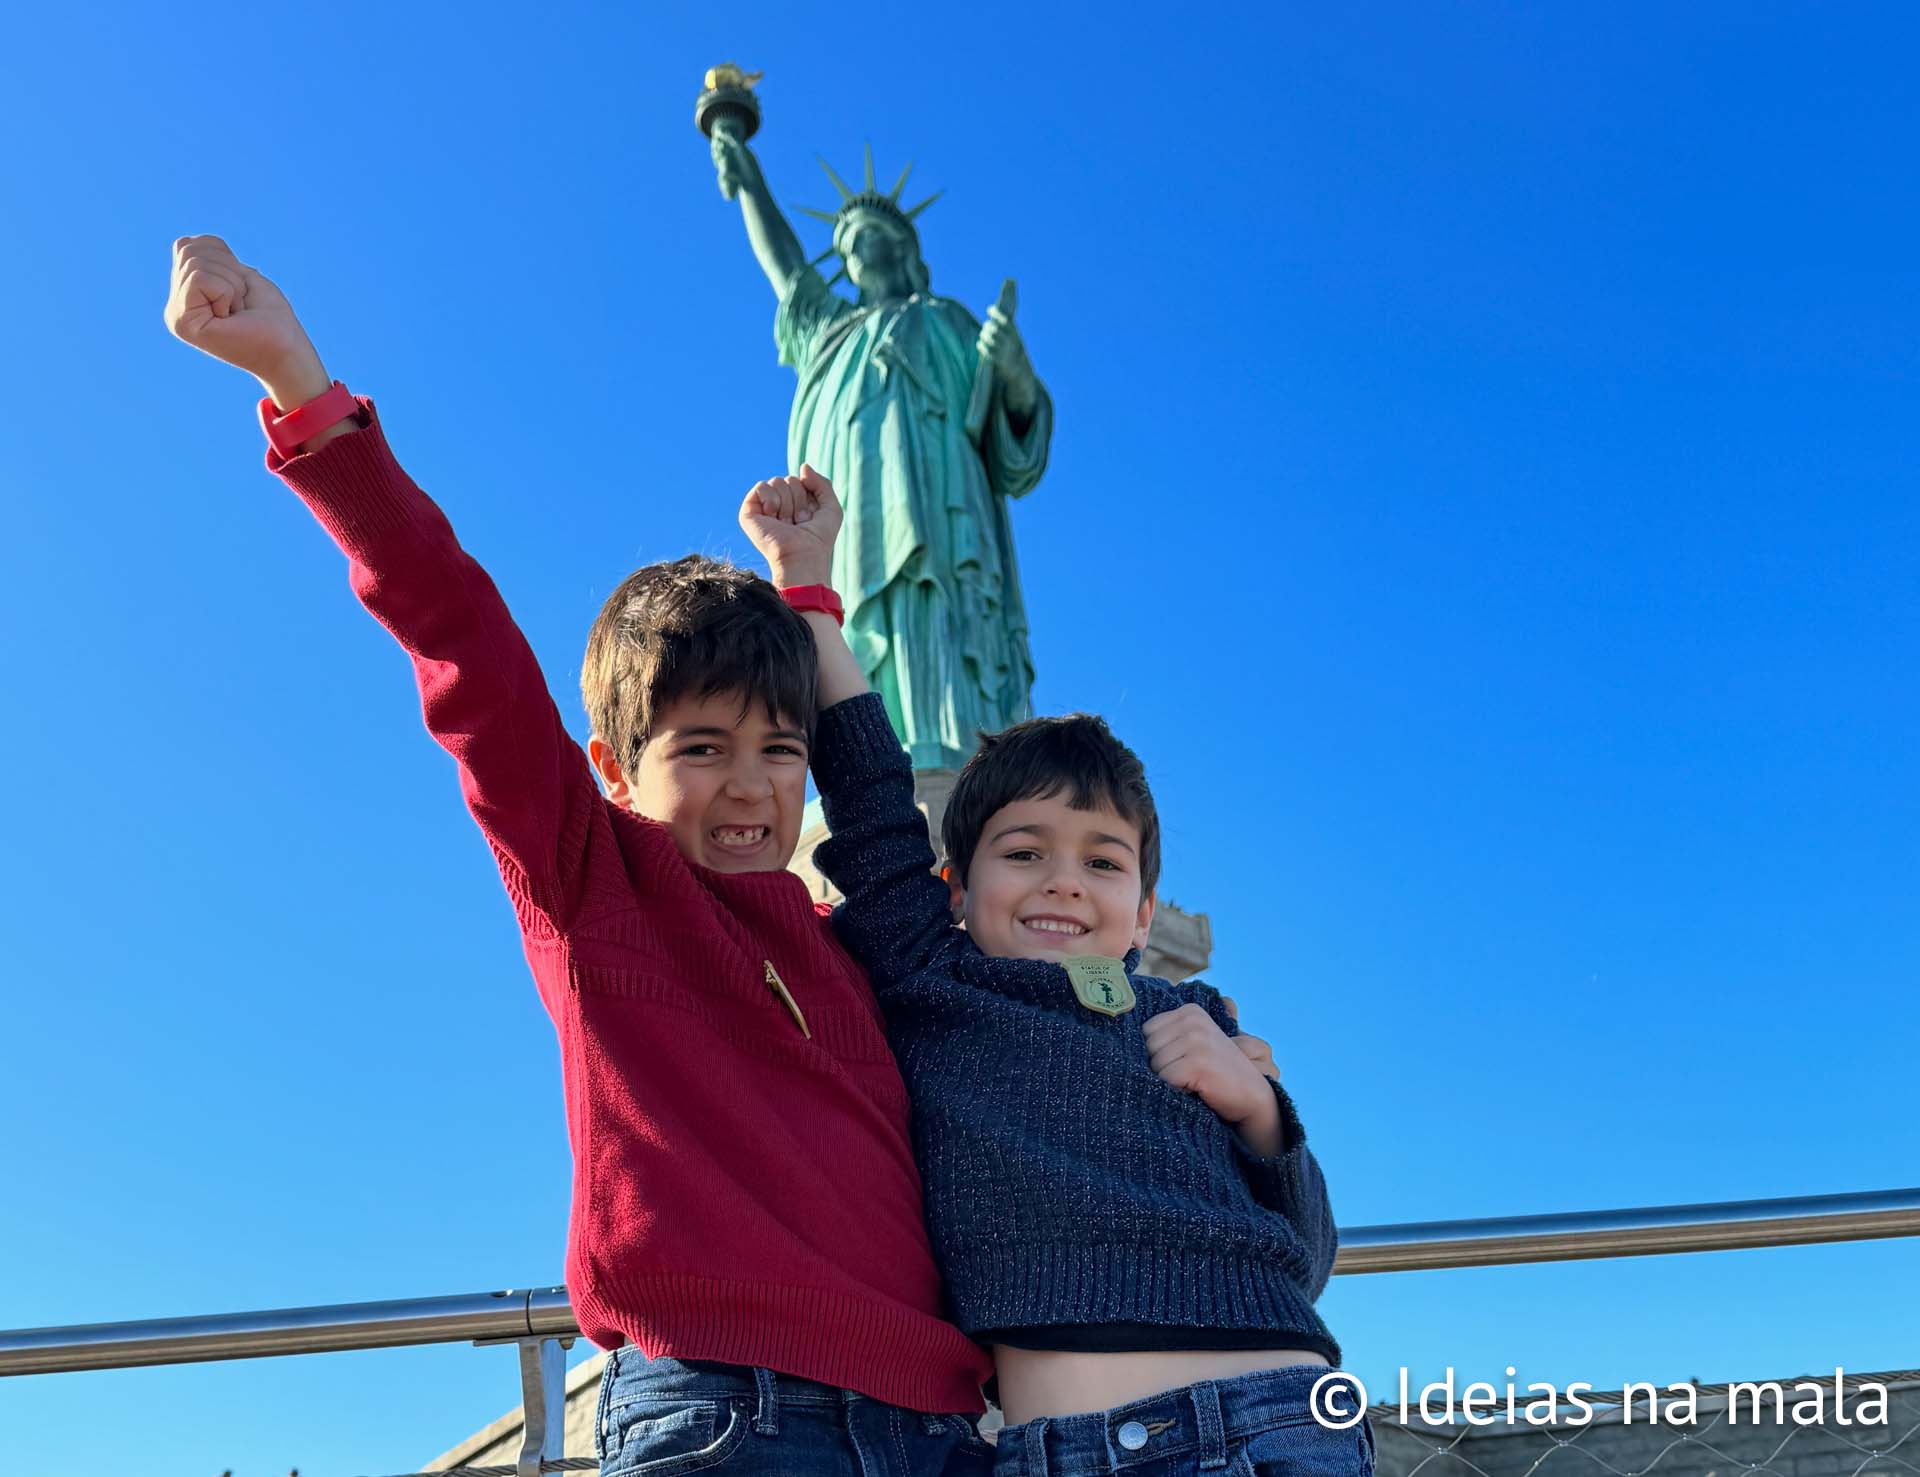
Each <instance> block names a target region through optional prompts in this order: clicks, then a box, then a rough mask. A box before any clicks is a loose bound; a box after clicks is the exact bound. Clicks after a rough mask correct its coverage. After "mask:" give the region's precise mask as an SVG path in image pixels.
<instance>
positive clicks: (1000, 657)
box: [700, 69, 1053, 769]
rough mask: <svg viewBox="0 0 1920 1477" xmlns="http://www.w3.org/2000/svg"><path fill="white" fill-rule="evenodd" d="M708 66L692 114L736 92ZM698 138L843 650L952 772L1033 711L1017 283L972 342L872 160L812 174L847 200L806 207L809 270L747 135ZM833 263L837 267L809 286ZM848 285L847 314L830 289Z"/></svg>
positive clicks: (1043, 441)
mask: <svg viewBox="0 0 1920 1477" xmlns="http://www.w3.org/2000/svg"><path fill="white" fill-rule="evenodd" d="M719 71H720V69H716V73H715V74H709V79H710V80H709V83H708V89H707V92H705V93H703V94H702V102H703V105H705V107H703V111H702V112H701V114H700V116H701V117H703V118H705V117H707V116H708V112H707V111H706V108H710V106H711V104H710V103H708V99H709V98H710V96H711V94H712V93H714V92H715V91H716V87H715V82H716V81H718V82H720V83H722V84H723V85H725V86H730V87H736V88H737V87H740V86H742V85H745V86H747V87H749V88H750V83H746V84H743V83H741V82H740V81H739V80H737V79H738V78H739V77H740V75H741V74H739V73H738V72H737V69H735V70H734V71H732V72H730V73H728V74H726V75H724V76H718V77H717V76H716V74H717V73H719ZM754 117H755V119H756V120H757V118H758V104H757V100H755V102H754ZM709 137H710V139H711V146H712V154H713V159H714V164H715V167H716V169H717V171H718V175H719V182H720V189H721V193H722V194H723V195H724V196H726V197H727V198H729V199H734V198H737V199H738V200H739V202H740V209H741V215H742V218H743V220H744V222H745V225H746V230H747V239H748V241H749V243H750V244H751V246H752V248H753V252H754V256H755V258H756V259H757V260H758V261H759V263H760V266H761V268H762V270H763V271H764V272H765V273H766V276H767V280H768V281H769V282H770V283H771V284H772V286H773V289H774V293H775V295H776V297H777V298H778V301H779V306H778V308H777V309H776V310H775V314H774V340H775V342H776V344H777V345H778V348H779V354H780V361H781V362H782V363H783V364H787V365H789V366H791V367H792V369H793V371H794V374H795V376H796V379H797V386H796V389H795V393H794V400H793V410H792V415H791V418H790V420H789V423H788V433H787V456H788V461H789V463H790V470H795V471H797V470H798V469H799V467H800V465H801V463H802V462H807V463H810V464H812V465H813V466H815V467H817V468H819V469H820V470H821V471H823V472H825V473H826V474H827V476H828V477H830V478H832V479H833V485H834V486H835V488H837V489H838V490H839V493H840V497H841V499H842V501H843V502H844V503H845V504H846V509H847V520H846V526H845V529H844V530H843V532H842V534H841V536H840V543H839V547H838V548H837V549H836V551H835V554H834V584H835V587H836V588H837V589H838V590H839V591H840V595H841V598H842V599H843V600H844V601H845V602H846V606H847V621H846V628H847V638H848V641H849V643H850V644H851V645H852V647H853V650H854V654H855V655H856V656H858V657H859V659H860V663H861V665H862V666H863V667H864V668H865V669H866V671H867V675H868V677H869V679H870V680H871V681H872V682H873V685H874V687H875V688H876V689H877V690H878V691H879V692H880V694H881V695H882V697H883V698H884V699H885V700H886V705H887V712H888V715H889V716H890V717H891V718H892V719H893V723H894V727H895V729H896V731H897V732H898V733H899V734H900V736H901V738H902V739H903V740H904V741H905V743H906V746H907V749H908V751H909V752H910V753H911V754H912V756H913V762H914V765H915V766H916V767H917V768H921V769H935V768H951V767H955V766H958V765H959V764H961V763H962V762H963V761H964V760H965V759H966V757H967V756H968V755H969V754H971V753H972V752H973V749H974V747H975V735H976V734H977V732H978V731H980V730H982V729H985V730H987V731H988V732H992V731H994V730H997V729H1000V728H1004V727H1006V726H1007V724H1009V723H1013V722H1016V721H1018V720H1019V719H1021V718H1025V717H1027V716H1028V715H1029V713H1030V711H1031V708H1030V700H1031V693H1032V687H1033V663H1032V659H1031V657H1030V656H1029V654H1028V646H1027V616H1026V607H1025V604H1024V603H1023V601H1022V599H1021V594H1020V576H1019V569H1018V566H1017V565H1016V563H1015V560H1014V550H1013V532H1012V528H1011V526H1010V524H1009V520H1008V516H1007V503H1008V500H1009V499H1010V498H1016V497H1020V496H1022V495H1024V494H1026V493H1028V492H1031V491H1032V490H1033V488H1034V487H1035V485H1036V484H1037V483H1038V482H1039V481H1040V476H1041V474H1042V472H1044V471H1045V470H1046V465H1047V446H1048V442H1049V440H1050V438H1051V436H1052V432H1053V406H1052V402H1051V401H1050V399H1049V398H1048V396H1047V392H1046V389H1045V387H1044V386H1042V385H1041V383H1040V381H1039V379H1038V377H1037V376H1035V374H1034V372H1033V367H1032V365H1031V364H1030V363H1029V361H1028V359H1027V355H1026V350H1025V347H1024V345H1023V344H1022V343H1021V340H1020V336H1019V333H1018V330H1017V329H1015V327H1014V324H1013V311H1014V291H1013V283H1012V282H1011V281H1009V282H1008V283H1007V284H1006V286H1005V287H1003V288H1002V290H1001V294H1000V300H999V302H998V303H997V304H996V305H995V306H994V308H993V309H992V310H990V311H989V313H988V323H987V325H986V326H985V327H984V328H983V326H982V324H981V322H980V320H979V319H977V318H975V317H974V316H973V314H972V313H970V312H969V311H968V310H967V309H966V308H965V307H964V306H963V305H961V304H960V303H958V302H955V301H954V300H953V299H951V298H943V297H940V296H938V295H936V294H935V293H934V292H933V291H932V290H931V286H930V281H929V276H928V272H927V268H926V264H925V262H924V260H923V259H922V257H921V255H920V241H919V234H918V231H917V230H916V228H915V224H914V220H915V217H917V216H918V215H919V214H920V212H921V211H923V210H925V209H926V208H927V206H929V205H931V204H932V203H933V199H932V197H930V198H928V199H926V200H923V201H921V202H920V203H919V204H917V205H914V206H911V207H907V206H903V205H902V204H901V203H900V196H901V191H902V189H903V188H904V187H905V185H906V181H907V174H908V171H909V170H910V169H911V168H912V166H911V165H909V166H908V168H907V169H906V170H902V171H901V173H900V176H899V178H898V180H896V181H895V183H894V184H893V187H892V188H891V189H885V190H883V189H881V188H880V187H879V186H878V185H877V184H876V183H875V180H874V171H873V153H872V150H871V149H869V150H868V151H867V156H866V161H865V163H866V169H865V178H864V181H863V184H862V186H861V188H859V189H857V190H856V189H854V188H852V187H850V186H849V185H847V184H846V183H845V182H844V181H842V180H841V178H840V177H839V175H837V174H836V173H834V171H833V170H832V168H831V167H829V166H826V164H825V161H824V160H823V161H822V166H823V167H824V168H826V170H827V175H828V177H829V178H830V179H831V180H832V181H833V184H834V187H835V188H836V189H837V190H838V191H839V194H840V197H841V198H840V204H839V205H838V207H837V208H835V209H833V210H831V211H824V210H807V211H806V213H807V214H809V215H812V216H814V217H816V218H817V219H820V220H822V221H825V222H827V223H829V224H831V226H832V227H833V240H832V245H831V247H830V248H829V249H828V250H827V251H826V252H824V253H822V254H821V255H819V256H817V257H815V258H814V259H812V260H811V261H809V260H808V259H807V256H806V253H805V252H804V251H803V250H802V249H801V247H800V243H799V238H798V237H797V236H796V235H795V234H794V231H793V228H792V226H791V225H790V224H789V223H788V221H787V218H786V217H785V215H784V214H782V212H781V211H780V209H779V207H778V206H777V205H775V203H774V201H773V197H772V193H771V192H770V191H769V189H768V188H767V184H766V179H765V177H764V176H763V175H762V173H761V171H760V165H759V161H758V160H757V159H756V158H755V157H754V154H753V151H752V150H751V149H749V148H748V147H747V143H746V134H745V130H743V129H736V128H733V127H719V128H713V129H711V130H710V132H709ZM803 209H804V207H803ZM835 256H837V257H838V258H839V259H840V267H839V269H838V270H837V271H836V272H835V273H834V274H833V275H832V277H831V278H828V277H823V276H822V275H821V273H820V270H819V268H820V267H821V266H822V265H823V264H824V263H825V262H826V261H827V259H828V258H830V257H835ZM842 278H845V279H847V280H849V281H850V282H851V283H852V285H853V288H854V290H855V293H856V294H857V296H856V297H855V298H854V299H853V300H851V301H850V300H849V299H848V298H846V297H845V296H842V295H840V294H839V293H836V292H835V291H834V290H833V288H834V286H835V284H837V283H838V282H840V281H841V279H842Z"/></svg>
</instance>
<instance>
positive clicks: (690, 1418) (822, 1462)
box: [593, 1344, 993, 1477]
mask: <svg viewBox="0 0 1920 1477" xmlns="http://www.w3.org/2000/svg"><path fill="white" fill-rule="evenodd" d="M593 1442H594V1454H595V1455H596V1456H598V1457H599V1458H600V1472H601V1477H680V1474H682V1473H686V1472H714V1473H717V1474H721V1477H736V1474H742V1473H767V1474H776V1473H777V1474H779V1477H988V1473H990V1472H991V1471H992V1469H993V1448H992V1447H991V1446H989V1445H988V1444H987V1443H986V1442H985V1441H983V1440H982V1439H981V1438H980V1434H979V1432H978V1431H977V1430H975V1428H974V1423H973V1417H971V1416H964V1415H923V1414H921V1413H920V1412H919V1411H917V1410H903V1409H901V1407H899V1406H897V1405H888V1404H886V1403H884V1402H883V1401H879V1400H873V1399H870V1398H868V1397H867V1396H865V1395H858V1394H855V1393H854V1392H853V1391H852V1390H836V1389H834V1388H833V1387H832V1386H831V1385H817V1384H815V1383H814V1382H813V1381H812V1380H803V1379H797V1378H795V1377H794V1376H792V1375H786V1374H775V1373H774V1372H773V1371H772V1370H770V1369H744V1368H741V1367H739V1366H737V1365H732V1364H694V1363H688V1362H683V1361H681V1360H678V1359H655V1360H652V1361H649V1360H648V1359H646V1358H645V1357H644V1356H643V1355H642V1354H641V1353H640V1351H639V1350H638V1349H636V1348H634V1347H633V1346H632V1345H631V1344H629V1345H626V1346H625V1347H623V1348H619V1349H615V1350H614V1351H613V1352H612V1353H611V1354H609V1355H607V1369H606V1373H605V1374H604V1375H602V1376H601V1378H600V1410H599V1414H598V1417H597V1419H596V1420H595V1423H594V1438H593Z"/></svg>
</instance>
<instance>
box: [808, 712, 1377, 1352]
mask: <svg viewBox="0 0 1920 1477" xmlns="http://www.w3.org/2000/svg"><path fill="white" fill-rule="evenodd" d="M813 770H814V778H815V782H816V783H817V784H818V785H819V788H820V799H821V802H822V805H823V807H824V809H825V811H826V817H827V824H828V826H829V827H830V828H831V830H832V832H833V835H832V838H831V839H830V840H828V841H826V842H823V843H822V844H821V846H820V848H819V850H818V851H817V852H816V854H815V860H816V862H817V864H818V866H819V867H820V869H821V871H822V872H823V873H825V874H826V876H827V877H829V878H830V879H831V880H832V881H833V883H834V884H835V886H837V887H839V888H840V890H841V891H842V892H844V893H845V894H846V898H847V900H846V902H845V903H843V904H842V905H841V906H840V907H839V908H838V909H837V910H836V911H835V913H834V919H833V921H834V926H835V927H836V928H837V929H838V931H839V934H840V937H841V939H842V940H843V941H844V942H845V944H846V945H847V948H848V949H849V950H850V951H851V952H852V954H853V955H854V957H855V958H856V959H858V960H859V961H860V962H861V964H863V965H864V966H865V967H866V969H867V971H868V973H869V974H870V975H871V976H872V978H873V986H874V989H875V991H876V992H877V993H878V995H879V998H880V1003H881V1006H882V1008H883V1009H884V1010H885V1012H886V1017H887V1027H888V1033H889V1036H890V1038H891V1040H892V1043H893V1048H894V1052H895V1054H896V1055H897V1056H898V1057H899V1060H900V1068H901V1071H902V1074H903V1075H904V1076H905V1078H906V1083H907V1088H908V1091H909V1092H910V1093H911V1094H912V1097H913V1134H914V1151H915V1155H916V1157H917V1158H918V1160H919V1162H920V1173H921V1178H922V1180H923V1181H924V1185H925V1190H926V1203H927V1221H928V1226H929V1229H930V1230H931V1232H932V1237H933V1249H934V1255H935V1256H936V1257H937V1258H938V1260H939V1262H940V1268H941V1272H942V1274H943V1275H944V1276H945V1278H946V1282H947V1291H948V1295H949V1296H950V1298H951V1299H952V1303H953V1313H954V1321H955V1322H956V1323H958V1325H959V1326H960V1328H961V1329H962V1330H963V1331H964V1332H966V1333H968V1334H971V1335H973V1336H975V1337H977V1338H983V1339H988V1340H991V1339H992V1338H993V1336H994V1335H995V1334H1001V1333H1005V1332H1007V1331H1009V1330H1019V1331H1020V1332H1021V1334H1022V1335H1025V1337H1022V1338H1014V1339H1008V1340H1003V1341H1007V1342H1028V1341H1031V1342H1032V1343H1033V1344H1034V1345H1035V1346H1036V1347H1045V1348H1061V1347H1082V1348H1105V1349H1121V1348H1131V1349H1181V1348H1217V1347H1222V1346H1233V1347H1258V1348H1305V1349H1315V1350H1318V1351H1319V1352H1320V1353H1323V1354H1325V1355H1326V1357H1327V1358H1328V1359H1330V1360H1332V1361H1333V1362H1334V1363H1336V1364H1337V1363H1338V1362H1339V1359H1340V1350H1339V1346H1338V1345H1337V1344H1336V1343H1335V1342H1334V1340H1333V1336H1332V1335H1331V1334H1330V1333H1329V1332H1328V1331H1327V1327H1326V1325H1325V1324H1324V1323H1322V1322H1321V1321H1320V1318H1319V1315H1318V1314H1316V1313H1315V1312H1314V1308H1313V1303H1314V1300H1315V1299H1316V1298H1317V1297H1318V1296H1319V1295H1320V1291H1321V1289H1322V1288H1324V1287H1325V1286H1326V1282H1327V1275H1328V1272H1329V1271H1330V1270H1331V1268H1332V1266H1333V1253H1334V1242H1335V1232H1334V1224H1333V1215H1332V1211H1331V1209H1330V1208H1329V1206H1328V1203H1327V1193H1326V1186H1325V1182H1324V1181H1323V1180H1322V1179H1321V1175H1320V1167H1319V1165H1318V1164H1316V1163H1315V1162H1314V1158H1313V1155H1312V1153H1311V1152H1310V1151H1309V1150H1308V1148H1307V1146H1306V1138H1305V1134H1304V1132H1303V1131H1302V1129H1301V1127H1300V1120H1299V1117H1298V1116H1297V1115H1296V1114H1295V1112H1294V1109H1293V1104H1292V1102H1291V1101H1290V1100H1289V1099H1288V1097H1287V1095H1286V1093H1285V1092H1284V1091H1282V1090H1280V1089H1279V1088H1276V1089H1275V1091H1276V1092H1277V1093H1278V1096H1279V1104H1280V1113H1281V1122H1282V1125H1283V1133H1284V1140H1283V1147H1282V1150H1281V1152H1280V1153H1279V1154H1277V1155H1275V1156H1274V1157H1272V1158H1264V1159H1263V1158H1258V1157H1256V1156H1254V1155H1253V1154H1252V1153H1251V1152H1249V1151H1248V1150H1247V1148H1246V1147H1245V1145H1244V1144H1243V1143H1242V1142H1241V1140H1240V1137H1239V1135H1238V1134H1236V1133H1235V1132H1234V1131H1233V1130H1232V1129H1231V1128H1229V1127H1228V1126H1227V1125H1226V1124H1225V1123H1224V1122H1222V1121H1221V1119H1220V1118H1219V1116H1218V1115H1217V1114H1215V1113H1214V1112H1213V1110H1212V1109H1211V1108H1209V1107H1207V1105H1206V1104H1205V1103H1203V1102H1201V1101H1200V1100H1199V1099H1198V1098H1196V1097H1193V1096H1191V1095H1189V1094H1187V1093H1184V1092H1181V1091H1180V1090H1179V1089H1177V1088H1175V1087H1172V1086H1170V1085H1169V1084H1167V1083H1166V1082H1164V1081H1162V1080H1161V1079H1160V1078H1159V1077H1158V1076H1157V1075H1155V1073H1154V1071H1153V1068H1152V1067H1151V1066H1149V1065H1148V1061H1147V1049H1146V1045H1145V1042H1144V1040H1143V1037H1142V1032H1141V1027H1142V1025H1143V1023H1144V1022H1145V1021H1146V1020H1147V1019H1149V1018H1150V1017H1152V1016H1154V1015H1158V1014H1159V1013H1161V1012H1162V1011H1167V1010H1173V1009H1175V1008H1177V1007H1179V1006H1181V1005H1185V1004H1189V1003H1198V1004H1199V1005H1201V1006H1203V1007H1204V1008H1205V1009H1206V1010H1207V1012H1208V1013H1209V1014H1210V1015H1212V1017H1213V1018H1214V1020H1216V1021H1217V1022H1219V1024H1220V1026H1221V1028H1222V1029H1223V1030H1225V1031H1227V1032H1228V1033H1229V1034H1232V1033H1233V1032H1234V1030H1235V1027H1234V1024H1233V1021H1232V1019H1231V1018H1230V1017H1229V1016H1228V1015H1227V1013H1226V1011H1225V1009H1224V1007H1223V1006H1222V1004H1221V1001H1220V997H1219V995H1218V994H1216V993H1215V992H1214V991H1213V990H1212V989H1210V988H1209V987H1208V986H1206V985H1203V984H1198V983H1192V982H1189V983H1184V984H1177V985H1176V984H1171V983H1169V982H1168V981H1166V980H1162V979H1154V978H1152V977H1150V976H1146V975H1136V974H1134V969H1135V967H1136V965H1137V964H1138V962H1139V961H1138V955H1137V954H1129V955H1128V957H1127V960H1126V968H1127V973H1128V975H1129V977H1130V978H1131V979H1132V982H1133V989H1134V994H1135V995H1136V997H1137V998H1138V1002H1139V1003H1138V1004H1137V1005H1136V1006H1135V1008H1134V1009H1133V1010H1131V1011H1129V1012H1128V1013H1127V1014H1125V1015H1122V1016H1117V1017H1115V1016H1106V1015H1101V1014H1097V1013H1095V1012H1093V1011H1090V1010H1088V1009H1086V1008H1085V1007H1083V1006H1082V1005H1081V1004H1080V1003H1079V1001H1078V1000H1077V999H1076V998H1075V996H1074V992H1073V987H1072V985H1071V984H1070V983H1069V982H1068V978H1067V972H1066V970H1064V969H1063V968H1061V967H1060V966H1059V965H1058V964H1054V963H1051V962H1049V961H1047V960H1042V959H996V958H989V957H987V956H986V955H985V954H983V953H981V952H980V949H979V948H978V946H977V945H975V944H974V942H973V941H972V940H971V939H970V938H969V937H968V936H967V934H966V932H965V930H963V929H960V928H957V927H955V926H954V923H953V916H952V912H951V908H950V904H949V900H948V896H947V887H946V884H945V883H943V882H942V881H940V879H939V878H938V877H936V876H934V874H933V871H932V868H933V864H934V858H933V853H932V850H931V848H930V847H929V845H928V842H927V823H926V818H925V817H924V816H923V815H921V813H920V811H919V809H918V808H917V807H916V806H915V805H914V800H913V771H912V769H911V767H910V765H909V764H908V761H907V756H906V753H905V752H904V751H903V750H902V749H901V747H900V743H899V740H898V739H896V738H895V737H894V733H893V729H892V727H891V725H890V724H889V723H888V721H887V715H886V709H885V708H884V707H883V706H882V705H881V702H880V699H879V698H878V697H876V696H874V695H872V694H868V695H866V696H864V697H859V698H855V699H853V700H851V701H849V702H844V703H840V704H838V705H836V706H835V707H832V708H830V709H828V710H827V711H826V712H825V713H823V714H821V715H820V724H819V732H818V735H817V737H816V739H815V742H814V750H813ZM1047 1330H1059V1331H1061V1332H1062V1333H1063V1334H1067V1333H1068V1332H1069V1331H1078V1332H1080V1333H1083V1334H1084V1333H1090V1334H1092V1335H1093V1337H1092V1338H1090V1339H1079V1338H1075V1337H1071V1336H1069V1337H1063V1338H1060V1339H1058V1340H1054V1339H1048V1338H1046V1337H1044V1336H1043V1337H1039V1338H1034V1337H1032V1335H1033V1334H1034V1333H1035V1331H1040V1332H1041V1334H1043V1335H1044V1333H1045V1331H1047ZM1223 1333H1224V1334H1225V1335H1226V1336H1225V1337H1221V1335H1222V1334H1223Z"/></svg>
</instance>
